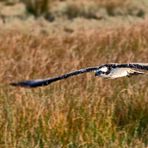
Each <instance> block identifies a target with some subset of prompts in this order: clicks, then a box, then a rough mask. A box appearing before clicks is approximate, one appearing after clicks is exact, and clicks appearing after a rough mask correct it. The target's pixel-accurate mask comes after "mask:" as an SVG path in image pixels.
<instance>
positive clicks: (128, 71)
mask: <svg viewBox="0 0 148 148" xmlns="http://www.w3.org/2000/svg"><path fill="white" fill-rule="evenodd" d="M88 72H94V73H95V76H99V77H103V78H110V79H115V78H120V77H125V76H132V75H139V74H144V73H147V72H148V63H130V64H104V65H101V66H96V67H88V68H84V69H80V70H76V71H72V72H70V73H66V74H63V75H61V76H57V77H53V78H47V79H37V80H27V81H21V82H16V83H10V84H11V85H13V86H21V87H39V86H45V85H49V84H51V83H53V82H56V81H59V80H62V79H67V78H69V77H72V76H75V75H79V74H82V73H88Z"/></svg>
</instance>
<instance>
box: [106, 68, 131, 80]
mask: <svg viewBox="0 0 148 148" xmlns="http://www.w3.org/2000/svg"><path fill="white" fill-rule="evenodd" d="M129 70H130V69H129V68H115V69H112V70H111V72H110V74H109V75H108V76H109V77H110V78H111V79H115V78H118V77H125V76H127V75H128V72H129Z"/></svg>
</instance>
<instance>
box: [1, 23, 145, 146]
mask: <svg viewBox="0 0 148 148" xmlns="http://www.w3.org/2000/svg"><path fill="white" fill-rule="evenodd" d="M4 39H5V40H4ZM0 51H1V52H0V59H1V60H0V65H1V66H0V71H1V73H0V82H1V85H0V145H1V147H22V148H25V147H30V148H34V147H36V148H38V147H135V145H136V146H137V147H146V145H148V143H147V142H148V134H147V133H148V98H147V97H148V89H147V86H148V79H147V76H143V77H142V76H138V77H133V78H130V79H128V78H123V79H119V80H103V79H100V78H96V77H94V75H93V74H92V75H91V74H86V75H81V76H79V77H74V78H70V79H67V80H65V81H61V82H57V83H55V84H52V85H51V86H48V87H44V88H37V89H23V88H13V87H11V86H9V85H7V83H9V82H12V81H17V80H22V79H31V78H40V77H47V76H54V75H59V74H61V73H65V72H69V71H71V70H75V69H79V68H82V67H87V66H95V65H99V64H103V63H109V62H147V55H148V23H147V22H145V23H142V24H137V25H132V26H126V27H121V28H116V27H115V28H114V27H112V28H109V29H102V30H98V31H96V30H94V31H93V30H91V31H78V32H74V33H72V34H71V35H65V34H63V35H62V34H61V35H54V36H48V35H41V36H39V37H36V36H31V35H27V34H25V35H24V34H22V33H19V32H16V31H11V32H7V33H4V34H1V35H0Z"/></svg>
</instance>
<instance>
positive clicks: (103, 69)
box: [95, 65, 111, 77]
mask: <svg viewBox="0 0 148 148" xmlns="http://www.w3.org/2000/svg"><path fill="white" fill-rule="evenodd" d="M110 72H111V67H110V66H109V65H105V66H102V67H100V68H99V69H98V70H96V72H95V76H102V77H105V76H107V75H109V74H110Z"/></svg>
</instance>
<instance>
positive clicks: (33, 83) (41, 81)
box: [10, 67, 99, 87]
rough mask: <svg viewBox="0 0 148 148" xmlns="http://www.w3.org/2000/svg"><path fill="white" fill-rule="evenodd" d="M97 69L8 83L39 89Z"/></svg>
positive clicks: (89, 68)
mask: <svg viewBox="0 0 148 148" xmlns="http://www.w3.org/2000/svg"><path fill="white" fill-rule="evenodd" d="M97 69H99V67H88V68H84V69H80V70H76V71H73V72H70V73H67V74H63V75H61V76H57V77H53V78H47V79H37V80H28V81H21V82H15V83H10V85H12V86H21V87H39V86H45V85H49V84H51V83H53V82H56V81H58V80H62V79H66V78H69V77H72V76H75V75H79V74H82V73H87V72H93V71H96V70H97Z"/></svg>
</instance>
